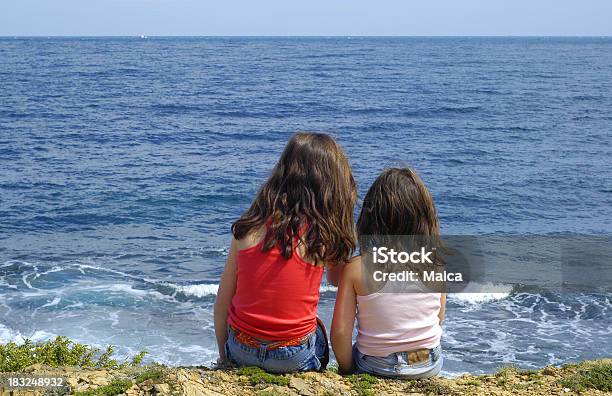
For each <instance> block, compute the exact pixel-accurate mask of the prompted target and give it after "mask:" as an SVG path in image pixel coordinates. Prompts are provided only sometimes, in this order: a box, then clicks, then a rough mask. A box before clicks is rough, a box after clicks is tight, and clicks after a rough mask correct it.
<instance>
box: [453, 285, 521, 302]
mask: <svg viewBox="0 0 612 396" xmlns="http://www.w3.org/2000/svg"><path fill="white" fill-rule="evenodd" d="M511 292H512V286H511V285H494V284H492V283H484V284H481V283H469V284H468V285H467V286H466V288H465V289H464V290H463V292H461V293H451V294H449V296H448V298H449V299H451V300H453V301H454V302H457V303H463V304H484V303H487V302H490V301H497V300H503V299H504V298H507V297H508V296H509V295H510V293H511Z"/></svg>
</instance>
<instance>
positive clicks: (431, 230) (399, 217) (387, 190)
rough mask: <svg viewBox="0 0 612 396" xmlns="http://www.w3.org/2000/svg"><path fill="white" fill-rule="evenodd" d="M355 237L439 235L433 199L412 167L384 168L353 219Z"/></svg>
mask: <svg viewBox="0 0 612 396" xmlns="http://www.w3.org/2000/svg"><path fill="white" fill-rule="evenodd" d="M357 232H358V234H359V236H365V235H423V236H430V237H433V236H438V235H440V224H439V222H438V214H437V212H436V206H435V204H434V201H433V198H432V197H431V194H430V192H429V190H428V189H427V187H426V186H425V183H423V181H422V180H421V178H420V177H419V175H417V174H416V172H415V171H413V170H412V169H410V168H408V167H405V168H389V169H385V170H384V171H383V172H382V173H381V175H380V176H378V178H377V179H376V180H375V181H374V184H372V187H370V189H369V190H368V193H367V194H366V196H365V199H364V200H363V207H362V209H361V213H360V215H359V220H358V221H357Z"/></svg>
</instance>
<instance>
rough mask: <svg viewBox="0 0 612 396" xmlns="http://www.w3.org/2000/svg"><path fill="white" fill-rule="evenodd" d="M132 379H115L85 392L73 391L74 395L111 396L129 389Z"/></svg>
mask: <svg viewBox="0 0 612 396" xmlns="http://www.w3.org/2000/svg"><path fill="white" fill-rule="evenodd" d="M131 386H132V381H130V380H125V379H121V380H120V379H115V380H113V381H111V383H110V384H108V385H104V386H100V387H98V388H96V389H93V390H88V391H85V392H75V393H74V396H113V395H119V394H121V393H125V391H126V390H128V389H130V387H131Z"/></svg>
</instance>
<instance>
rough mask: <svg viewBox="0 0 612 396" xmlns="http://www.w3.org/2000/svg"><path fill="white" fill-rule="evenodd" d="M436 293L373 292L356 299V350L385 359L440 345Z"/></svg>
mask: <svg viewBox="0 0 612 396" xmlns="http://www.w3.org/2000/svg"><path fill="white" fill-rule="evenodd" d="M440 297H441V295H440V293H418V292H414V293H373V294H369V295H367V296H357V331H358V333H357V348H358V349H359V351H360V352H361V353H363V354H365V355H370V356H381V357H383V356H388V355H390V354H392V353H396V352H407V351H413V350H416V349H422V348H434V347H436V346H438V344H440V338H441V336H442V328H441V327H440V323H439V321H440V320H439V318H438V314H439V313H440Z"/></svg>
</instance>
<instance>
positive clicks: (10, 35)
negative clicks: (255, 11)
mask: <svg viewBox="0 0 612 396" xmlns="http://www.w3.org/2000/svg"><path fill="white" fill-rule="evenodd" d="M142 37H146V38H612V35H580V34H578V35H530V34H525V35H351V34H346V35H157V34H144V33H143V34H111V35H58V34H35V35H19V34H16V35H15V34H8V35H7V34H0V38H1V39H4V38H142Z"/></svg>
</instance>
